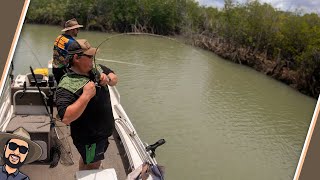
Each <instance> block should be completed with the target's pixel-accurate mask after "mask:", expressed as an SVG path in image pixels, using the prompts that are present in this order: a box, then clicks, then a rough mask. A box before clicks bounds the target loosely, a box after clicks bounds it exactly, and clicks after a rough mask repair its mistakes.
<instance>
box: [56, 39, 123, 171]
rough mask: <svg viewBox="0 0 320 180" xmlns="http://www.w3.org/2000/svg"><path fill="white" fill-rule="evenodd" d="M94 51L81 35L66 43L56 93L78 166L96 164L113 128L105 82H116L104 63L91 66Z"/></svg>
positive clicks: (107, 83)
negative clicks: (65, 60) (64, 67)
mask: <svg viewBox="0 0 320 180" xmlns="http://www.w3.org/2000/svg"><path fill="white" fill-rule="evenodd" d="M96 51H97V49H96V48H92V47H91V46H90V44H89V43H88V41H87V40H85V39H80V40H77V41H75V42H73V43H72V44H71V45H70V46H69V48H68V58H69V59H70V60H69V63H70V66H71V67H70V69H69V70H70V72H68V73H66V74H65V75H64V76H63V77H62V78H61V81H60V83H59V86H58V89H57V94H56V96H57V101H56V104H57V109H58V113H59V116H60V117H61V119H62V122H63V123H65V124H67V125H69V124H70V126H71V137H72V139H73V143H74V145H75V146H76V148H77V149H78V151H79V153H80V155H81V158H80V160H79V170H89V169H98V168H99V167H100V164H101V160H103V159H104V153H105V152H106V150H107V147H108V145H109V142H108V137H109V136H111V135H112V132H113V129H114V117H113V113H112V106H111V100H110V94H109V89H108V85H110V86H114V85H116V84H117V82H118V79H117V76H116V75H115V74H114V72H113V71H112V70H111V69H109V68H107V67H105V66H102V65H98V66H97V70H96V69H94V68H93V57H94V55H95V53H96ZM97 71H99V74H100V76H99V80H100V81H99V82H96V79H97V78H96V77H97V73H96V72H97ZM94 82H96V83H98V85H97V86H96V85H95V83H94Z"/></svg>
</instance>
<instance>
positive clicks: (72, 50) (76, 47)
mask: <svg viewBox="0 0 320 180" xmlns="http://www.w3.org/2000/svg"><path fill="white" fill-rule="evenodd" d="M97 50H98V49H97V48H93V47H91V45H90V44H89V42H88V41H87V40H86V39H78V40H76V41H75V42H73V43H72V44H70V46H69V47H68V54H69V55H72V54H80V53H83V54H87V55H91V56H94V55H95V54H96V52H97Z"/></svg>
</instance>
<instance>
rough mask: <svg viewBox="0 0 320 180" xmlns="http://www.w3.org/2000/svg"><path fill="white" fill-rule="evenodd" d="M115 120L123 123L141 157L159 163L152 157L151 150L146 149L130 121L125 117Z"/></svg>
mask: <svg viewBox="0 0 320 180" xmlns="http://www.w3.org/2000/svg"><path fill="white" fill-rule="evenodd" d="M115 121H116V122H118V124H119V125H121V126H122V128H123V129H124V131H125V132H126V133H127V134H128V135H129V137H130V139H131V141H132V142H133V144H134V146H135V149H136V150H137V152H138V154H139V156H140V157H141V159H143V160H144V162H149V163H151V164H157V161H156V160H155V158H153V157H151V152H149V150H146V147H145V145H144V143H143V142H142V141H141V139H140V138H139V136H138V134H137V133H136V132H135V130H132V129H131V127H130V125H129V123H128V121H127V120H126V119H123V118H117V119H115ZM135 168H137V167H135Z"/></svg>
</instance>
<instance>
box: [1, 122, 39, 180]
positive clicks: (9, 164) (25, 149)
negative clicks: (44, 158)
mask: <svg viewBox="0 0 320 180" xmlns="http://www.w3.org/2000/svg"><path fill="white" fill-rule="evenodd" d="M41 154H42V149H41V147H40V146H39V145H38V144H37V143H35V142H33V141H31V140H30V135H29V133H28V132H27V131H26V130H25V129H24V128H22V127H20V128H18V129H16V130H15V131H14V132H13V133H12V134H11V133H0V155H1V156H2V158H3V160H4V163H5V164H4V165H3V166H0V179H7V180H29V177H28V176H27V175H25V174H23V173H21V172H20V171H19V168H20V167H21V166H22V165H23V164H27V163H31V162H33V161H36V160H38V159H39V158H40V156H41Z"/></svg>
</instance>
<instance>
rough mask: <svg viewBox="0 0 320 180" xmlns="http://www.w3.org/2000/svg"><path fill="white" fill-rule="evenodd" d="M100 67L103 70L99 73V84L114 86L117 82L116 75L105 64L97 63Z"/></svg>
mask: <svg viewBox="0 0 320 180" xmlns="http://www.w3.org/2000/svg"><path fill="white" fill-rule="evenodd" d="M99 65H100V67H101V69H102V70H103V73H101V76H100V81H101V83H100V84H101V85H107V84H108V85H109V86H115V85H116V84H117V83H118V77H117V75H116V74H115V73H114V72H113V71H112V70H111V69H109V68H107V67H106V66H103V65H101V64H99Z"/></svg>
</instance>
